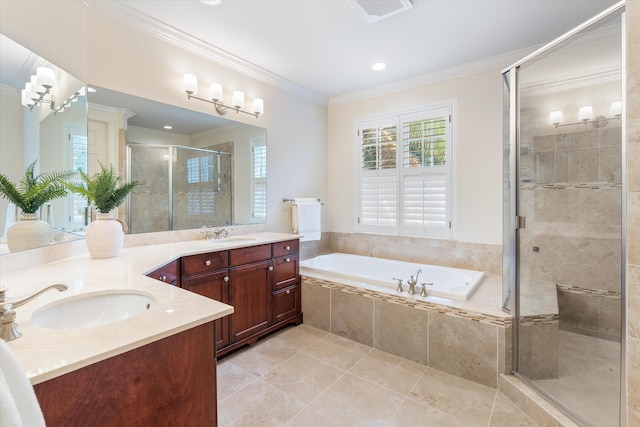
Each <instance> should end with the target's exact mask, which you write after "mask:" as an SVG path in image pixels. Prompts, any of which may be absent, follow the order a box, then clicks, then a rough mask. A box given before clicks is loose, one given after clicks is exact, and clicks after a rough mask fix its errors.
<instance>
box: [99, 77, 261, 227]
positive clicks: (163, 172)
mask: <svg viewBox="0 0 640 427" xmlns="http://www.w3.org/2000/svg"><path fill="white" fill-rule="evenodd" d="M92 89H93V90H92V91H90V92H89V96H88V97H89V124H90V129H97V130H96V132H95V133H94V132H90V136H89V140H90V141H89V143H90V146H91V147H93V146H94V145H95V146H96V147H97V150H96V151H97V152H98V153H99V154H98V155H97V158H98V159H99V160H100V161H102V162H103V163H104V162H105V160H103V159H107V160H108V159H109V158H111V159H113V158H116V159H117V158H125V157H126V160H125V161H124V162H123V163H122V164H118V167H119V169H120V174H121V175H123V176H125V177H126V179H127V180H136V181H140V182H141V183H142V185H140V186H138V187H136V188H135V189H134V191H133V192H132V194H131V197H130V199H129V201H128V203H127V204H126V209H125V210H126V211H127V212H126V213H123V212H122V211H121V213H120V215H121V217H122V218H123V219H124V218H126V219H127V222H128V223H129V226H130V227H129V232H131V233H148V232H158V231H168V230H184V229H194V228H200V227H202V226H225V225H242V224H263V223H265V222H266V191H267V184H266V159H267V157H266V153H267V151H266V149H267V133H266V129H264V128H261V127H257V126H251V125H247V124H243V123H239V122H235V121H232V120H228V119H226V118H223V117H220V116H215V115H210V114H204V113H199V112H196V111H192V110H187V109H184V108H180V107H175V106H172V105H167V104H163V103H159V102H155V101H151V100H148V99H144V98H140V97H137V96H132V95H128V94H124V93H120V92H116V91H113V90H108V89H105V88H99V87H94V88H92ZM231 113H232V112H229V113H228V114H231ZM94 135H95V136H94ZM98 139H103V140H104V142H100V143H97V144H93V143H92V140H98ZM100 147H102V148H100ZM125 151H126V153H127V155H126V156H124V155H122V156H119V155H118V154H117V153H124V152H125ZM111 163H114V162H111Z"/></svg>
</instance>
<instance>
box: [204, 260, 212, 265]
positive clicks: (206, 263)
mask: <svg viewBox="0 0 640 427" xmlns="http://www.w3.org/2000/svg"><path fill="white" fill-rule="evenodd" d="M204 265H206V266H207V267H208V266H210V265H211V260H209V259H208V260H206V261H205V262H204Z"/></svg>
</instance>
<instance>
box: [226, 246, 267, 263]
mask: <svg viewBox="0 0 640 427" xmlns="http://www.w3.org/2000/svg"><path fill="white" fill-rule="evenodd" d="M269 258H271V245H260V246H249V247H248V248H238V249H231V250H230V251H229V265H230V266H232V267H236V266H238V265H244V264H252V263H254V262H259V261H264V260H267V259H269Z"/></svg>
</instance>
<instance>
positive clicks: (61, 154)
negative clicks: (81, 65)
mask: <svg viewBox="0 0 640 427" xmlns="http://www.w3.org/2000/svg"><path fill="white" fill-rule="evenodd" d="M0 52H2V55H1V56H0V152H1V153H2V155H1V156H0V173H2V174H3V175H5V176H7V177H8V178H9V179H10V180H11V181H13V182H15V183H19V182H20V180H21V179H22V178H23V177H24V176H25V169H26V167H27V165H30V164H31V163H33V162H34V161H35V162H36V165H35V172H36V174H42V173H46V172H51V171H62V170H75V169H77V168H78V167H81V166H82V165H83V164H85V163H86V153H87V103H86V96H85V84H84V82H82V81H81V80H79V79H77V78H76V77H74V76H72V75H71V74H69V73H67V72H65V71H64V70H62V69H60V68H59V67H57V66H56V65H55V64H52V63H50V62H48V61H46V60H45V59H44V58H42V57H40V56H38V55H36V54H35V53H33V52H31V51H30V50H29V49H27V48H25V47H24V46H22V45H20V44H19V43H17V42H15V41H14V40H12V39H10V38H9V37H6V36H5V35H4V34H0ZM38 67H46V68H48V69H50V70H52V71H53V75H54V77H55V80H54V83H53V87H52V88H51V95H46V96H44V97H43V100H42V102H41V103H40V105H38V106H34V107H33V108H29V107H27V106H24V105H23V103H31V102H32V101H30V102H25V100H24V99H23V98H22V91H23V89H24V88H25V85H26V83H27V82H29V83H31V76H34V75H36V74H37V69H38ZM51 101H53V102H51ZM82 203H83V202H82V201H78V200H74V197H73V196H72V195H68V196H67V197H66V198H63V199H56V200H52V201H51V202H49V203H46V204H45V205H43V207H42V208H41V209H40V210H39V212H38V216H39V218H40V219H41V220H43V221H45V222H47V223H48V224H49V225H50V227H51V230H52V233H51V236H50V237H51V238H50V240H47V243H46V244H52V243H58V242H64V241H69V240H73V239H78V238H81V232H80V233H75V232H76V231H81V230H82V229H83V227H84V211H85V210H84V207H83V205H82ZM84 205H86V203H84ZM19 219H20V212H19V211H18V210H17V209H16V208H15V206H13V205H12V204H10V203H9V201H8V200H7V199H5V198H4V197H3V198H0V236H1V237H0V253H7V252H8V251H9V247H8V245H7V242H6V238H5V236H6V234H7V230H8V228H9V227H10V226H11V225H12V224H14V223H16V222H17V221H19ZM43 244H45V243H43ZM27 246H29V245H21V244H18V245H17V247H18V249H24V248H26V247H27ZM34 246H35V244H34ZM13 250H14V251H15V247H14V249H13Z"/></svg>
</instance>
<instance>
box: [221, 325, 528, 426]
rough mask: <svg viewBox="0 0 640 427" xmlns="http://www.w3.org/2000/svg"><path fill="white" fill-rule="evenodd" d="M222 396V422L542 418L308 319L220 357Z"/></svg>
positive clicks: (482, 422) (466, 422)
mask: <svg viewBox="0 0 640 427" xmlns="http://www.w3.org/2000/svg"><path fill="white" fill-rule="evenodd" d="M263 347H266V350H265V349H264V348H263ZM275 348H279V349H280V351H277V352H276V351H274V350H273V349H275ZM256 366H258V367H259V368H258V369H256ZM267 367H268V369H267ZM218 395H219V401H218V410H219V415H218V421H219V425H220V426H221V427H235V426H243V427H244V426H248V425H251V426H282V425H288V426H305V427H307V426H309V427H312V426H320V427H331V426H337V427H340V426H342V427H344V426H357V425H366V426H385V427H386V426H429V425H434V426H436V425H437V426H439V425H447V426H483V427H486V426H489V427H503V426H514V425H518V426H522V427H527V426H536V425H538V424H536V423H535V422H534V421H533V420H532V419H531V418H529V417H527V416H526V415H525V414H524V412H522V411H521V410H520V409H518V408H517V407H516V406H515V405H514V404H513V403H512V402H511V401H510V400H509V399H507V398H505V397H504V395H502V393H501V392H499V391H497V390H495V389H493V388H490V387H486V386H483V385H480V384H477V383H474V382H472V381H468V380H464V379H462V378H459V377H456V376H453V375H449V374H446V373H444V372H441V371H438V370H436V369H433V368H429V367H426V366H423V365H421V364H418V363H414V362H411V361H408V360H405V359H402V358H400V357H397V356H393V355H391V354H388V353H385V352H382V351H380V350H376V349H374V348H372V347H369V346H366V345H363V344H360V343H356V342H353V341H350V340H347V339H345V338H342V337H338V336H336V335H333V334H330V333H328V332H325V331H322V330H319V329H316V328H313V327H310V326H308V325H304V324H303V325H300V326H297V327H291V328H287V329H285V330H283V331H280V332H278V333H276V334H274V335H272V336H270V337H266V338H264V339H263V340H260V341H259V342H257V343H256V344H254V345H253V346H251V347H248V348H246V349H243V350H241V351H239V352H237V353H235V354H232V355H230V356H228V357H226V358H224V359H222V360H221V361H220V362H219V364H218ZM461 396H464V397H465V398H464V399H461Z"/></svg>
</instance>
